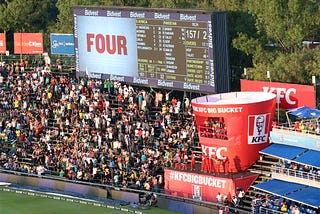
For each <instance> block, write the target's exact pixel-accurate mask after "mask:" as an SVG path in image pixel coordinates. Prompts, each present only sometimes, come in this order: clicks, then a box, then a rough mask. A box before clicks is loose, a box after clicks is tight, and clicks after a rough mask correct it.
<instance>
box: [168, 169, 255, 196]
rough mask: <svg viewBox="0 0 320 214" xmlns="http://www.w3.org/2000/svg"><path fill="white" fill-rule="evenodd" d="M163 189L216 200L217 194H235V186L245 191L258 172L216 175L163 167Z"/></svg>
mask: <svg viewBox="0 0 320 214" xmlns="http://www.w3.org/2000/svg"><path fill="white" fill-rule="evenodd" d="M164 177H165V190H166V191H167V193H169V194H172V195H176V196H181V197H185V198H193V199H198V200H202V201H210V202H217V198H216V196H217V194H218V193H221V194H223V195H226V196H228V195H229V197H230V196H233V195H235V194H236V190H237V188H242V189H243V190H244V191H247V190H248V189H249V187H250V186H251V185H252V184H253V182H254V181H255V180H256V179H257V177H258V174H250V175H248V174H247V175H244V174H243V175H239V176H238V177H216V176H214V175H212V174H199V173H194V172H184V171H178V170H171V169H167V168H166V169H165V170H164Z"/></svg>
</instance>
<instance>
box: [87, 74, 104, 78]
mask: <svg viewBox="0 0 320 214" xmlns="http://www.w3.org/2000/svg"><path fill="white" fill-rule="evenodd" d="M88 76H89V78H93V79H101V77H102V76H101V74H95V73H89V75H88Z"/></svg>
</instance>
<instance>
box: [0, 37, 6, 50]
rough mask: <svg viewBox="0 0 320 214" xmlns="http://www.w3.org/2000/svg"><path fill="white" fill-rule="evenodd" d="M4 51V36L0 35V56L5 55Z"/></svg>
mask: <svg viewBox="0 0 320 214" xmlns="http://www.w3.org/2000/svg"><path fill="white" fill-rule="evenodd" d="M6 50H7V47H6V34H5V33H0V54H5V53H6Z"/></svg>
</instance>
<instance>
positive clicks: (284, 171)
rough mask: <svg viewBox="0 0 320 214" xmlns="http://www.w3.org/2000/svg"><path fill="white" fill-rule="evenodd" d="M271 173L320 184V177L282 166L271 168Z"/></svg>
mask: <svg viewBox="0 0 320 214" xmlns="http://www.w3.org/2000/svg"><path fill="white" fill-rule="evenodd" d="M271 172H272V173H278V174H283V175H286V176H291V177H296V178H301V179H307V180H310V181H315V182H320V175H317V174H313V173H310V172H303V171H301V170H295V169H289V168H285V167H281V166H271Z"/></svg>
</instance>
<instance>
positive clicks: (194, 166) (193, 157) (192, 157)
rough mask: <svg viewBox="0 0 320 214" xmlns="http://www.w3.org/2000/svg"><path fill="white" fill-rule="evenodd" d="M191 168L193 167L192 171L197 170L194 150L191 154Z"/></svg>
mask: <svg viewBox="0 0 320 214" xmlns="http://www.w3.org/2000/svg"><path fill="white" fill-rule="evenodd" d="M190 169H191V171H194V170H196V155H195V154H194V152H192V154H191V163H190Z"/></svg>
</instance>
